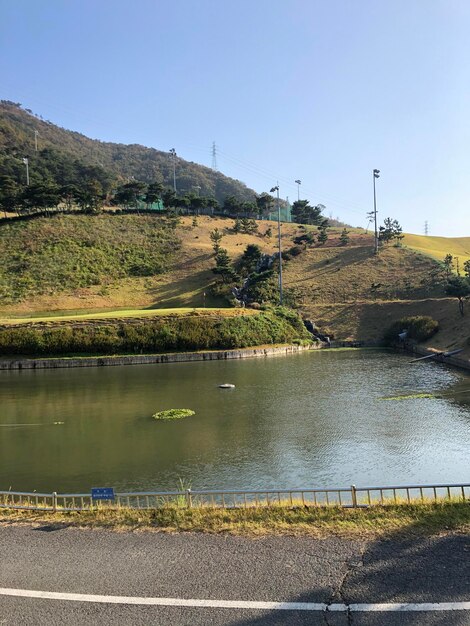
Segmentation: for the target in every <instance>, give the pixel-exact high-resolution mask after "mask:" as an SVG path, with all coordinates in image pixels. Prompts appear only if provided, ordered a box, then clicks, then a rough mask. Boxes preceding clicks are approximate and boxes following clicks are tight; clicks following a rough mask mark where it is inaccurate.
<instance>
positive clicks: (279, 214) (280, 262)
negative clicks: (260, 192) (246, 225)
mask: <svg viewBox="0 0 470 626" xmlns="http://www.w3.org/2000/svg"><path fill="white" fill-rule="evenodd" d="M273 191H276V192H277V241H278V247H279V304H280V305H281V306H282V250H281V204H280V202H279V185H276V186H275V187H273V188H272V189H271V193H273Z"/></svg>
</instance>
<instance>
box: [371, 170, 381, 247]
mask: <svg viewBox="0 0 470 626" xmlns="http://www.w3.org/2000/svg"><path fill="white" fill-rule="evenodd" d="M376 178H380V170H372V180H373V181H374V232H375V238H374V253H375V254H377V253H378V252H379V235H378V232H377V196H376V193H375V179H376Z"/></svg>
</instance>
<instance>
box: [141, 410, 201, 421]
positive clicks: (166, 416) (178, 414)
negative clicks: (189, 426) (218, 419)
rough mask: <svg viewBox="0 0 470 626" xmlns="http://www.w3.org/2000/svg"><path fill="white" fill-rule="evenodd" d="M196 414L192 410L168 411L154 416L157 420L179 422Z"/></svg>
mask: <svg viewBox="0 0 470 626" xmlns="http://www.w3.org/2000/svg"><path fill="white" fill-rule="evenodd" d="M195 414H196V413H195V412H194V411H192V410H191V409H168V410H167V411H159V412H158V413H155V414H154V415H152V417H153V419H156V420H179V419H182V418H183V417H190V416H191V415H195Z"/></svg>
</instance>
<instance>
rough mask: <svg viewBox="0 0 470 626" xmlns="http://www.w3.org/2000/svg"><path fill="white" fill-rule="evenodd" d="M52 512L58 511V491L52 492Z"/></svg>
mask: <svg viewBox="0 0 470 626" xmlns="http://www.w3.org/2000/svg"><path fill="white" fill-rule="evenodd" d="M52 510H53V511H54V513H55V512H56V511H57V491H53V492H52Z"/></svg>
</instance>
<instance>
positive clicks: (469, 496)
mask: <svg viewBox="0 0 470 626" xmlns="http://www.w3.org/2000/svg"><path fill="white" fill-rule="evenodd" d="M445 500H462V501H470V484H453V485H396V486H389V487H383V486H381V487H356V486H355V485H351V486H350V487H347V488H340V489H274V490H272V489H264V490H257V491H245V490H243V491H196V490H194V491H193V490H191V489H186V490H184V491H173V492H166V491H165V492H159V491H142V492H132V493H115V494H114V498H113V499H110V500H104V501H98V502H97V501H96V500H94V499H93V497H92V494H91V493H56V492H52V493H36V492H14V491H0V508H3V509H21V510H32V511H88V510H92V509H96V508H99V507H101V508H102V507H106V508H131V509H156V508H162V507H165V506H167V507H168V506H173V507H175V506H176V507H181V508H192V507H209V508H223V509H232V508H249V507H272V506H290V507H295V506H303V507H310V506H320V507H325V506H340V507H349V508H359V507H368V506H372V505H377V504H393V503H412V502H420V501H422V502H426V501H427V502H429V501H436V502H437V501H445Z"/></svg>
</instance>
